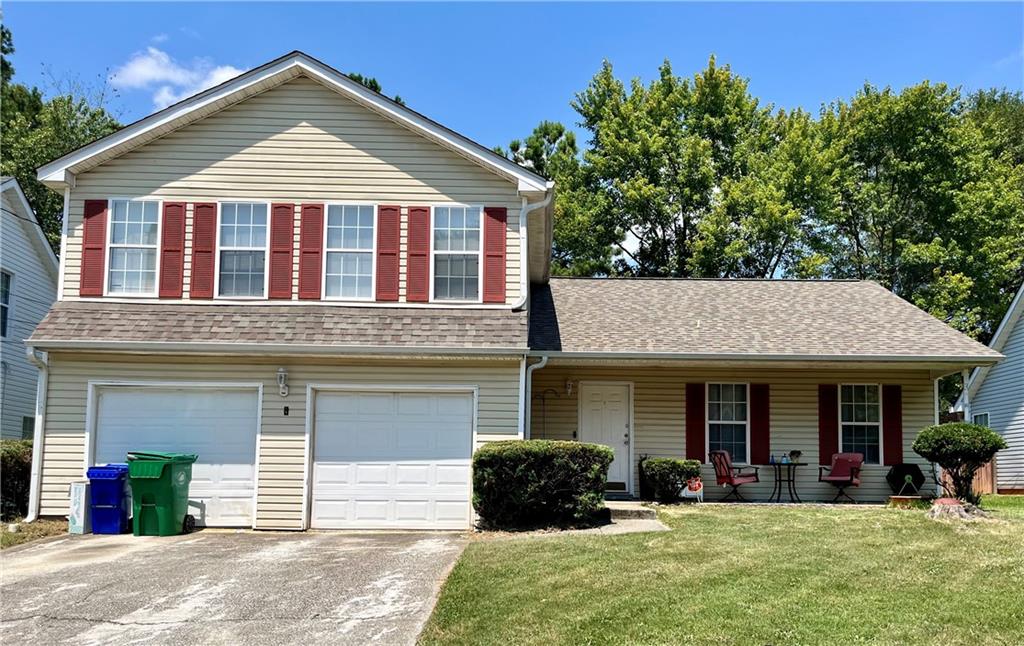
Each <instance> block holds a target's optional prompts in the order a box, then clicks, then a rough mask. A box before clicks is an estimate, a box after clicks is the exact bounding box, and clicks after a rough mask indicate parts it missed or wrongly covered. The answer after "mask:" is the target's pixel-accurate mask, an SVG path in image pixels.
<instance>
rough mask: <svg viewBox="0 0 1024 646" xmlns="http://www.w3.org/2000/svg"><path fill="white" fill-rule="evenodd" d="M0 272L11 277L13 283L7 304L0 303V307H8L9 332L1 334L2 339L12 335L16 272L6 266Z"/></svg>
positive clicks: (8, 291) (8, 293)
mask: <svg viewBox="0 0 1024 646" xmlns="http://www.w3.org/2000/svg"><path fill="white" fill-rule="evenodd" d="M0 272H3V273H5V274H7V275H8V276H10V277H11V283H10V285H9V286H8V289H7V304H6V305H2V304H0V307H6V308H7V333H6V334H0V339H8V338H10V337H11V326H12V325H13V324H14V272H13V271H10V270H8V269H7V268H6V267H0Z"/></svg>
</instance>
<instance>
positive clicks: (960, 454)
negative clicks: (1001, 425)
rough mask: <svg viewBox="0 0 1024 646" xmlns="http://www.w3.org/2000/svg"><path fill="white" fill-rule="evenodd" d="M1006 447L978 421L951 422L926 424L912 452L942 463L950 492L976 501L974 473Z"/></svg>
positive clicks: (998, 437)
mask: <svg viewBox="0 0 1024 646" xmlns="http://www.w3.org/2000/svg"><path fill="white" fill-rule="evenodd" d="M1005 448H1006V440H1004V439H1003V438H1002V437H1001V436H1000V435H999V434H998V433H996V432H995V431H993V430H992V429H990V428H988V427H986V426H981V425H979V424H968V423H965V422H952V423H949V424H939V425H936V426H929V427H927V428H925V429H923V430H922V431H921V432H920V433H918V435H917V437H916V438H915V439H914V445H913V449H914V452H915V453H917V454H918V455H920V456H921V457H923V458H924V459H925V460H928V461H929V462H934V463H935V464H937V465H939V466H940V467H942V469H943V470H944V471H945V472H946V474H947V475H948V476H949V479H950V482H951V483H952V491H951V492H949V493H952V494H953V495H954V496H956V497H957V498H959V499H961V500H966V501H967V502H971V503H974V504H978V501H979V497H978V495H977V494H975V493H974V488H973V483H974V474H975V473H977V471H978V469H980V468H981V467H983V466H985V465H986V464H988V463H989V462H991V461H992V458H994V457H995V455H996V453H997V452H999V451H1001V450H1002V449H1005Z"/></svg>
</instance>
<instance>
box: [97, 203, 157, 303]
mask: <svg viewBox="0 0 1024 646" xmlns="http://www.w3.org/2000/svg"><path fill="white" fill-rule="evenodd" d="M114 202H156V243H155V244H154V245H153V250H154V251H155V252H156V261H155V262H154V263H153V267H154V269H155V271H156V275H155V276H154V280H153V291H151V292H111V291H110V267H111V264H112V263H111V262H110V258H111V255H112V254H111V251H112V250H114V249H148V248H149V246H150V245H138V244H117V245H115V244H114V243H113V242H112V241H111V239H112V238H113V236H114ZM103 224H104V226H105V227H106V234H105V235H104V241H103V242H104V248H103V296H116V297H117V298H158V297H159V295H160V244H161V241H162V240H163V235H164V201H163V200H162V199H159V198H149V197H112V198H110V199H108V200H107V221H106V222H104V223H103Z"/></svg>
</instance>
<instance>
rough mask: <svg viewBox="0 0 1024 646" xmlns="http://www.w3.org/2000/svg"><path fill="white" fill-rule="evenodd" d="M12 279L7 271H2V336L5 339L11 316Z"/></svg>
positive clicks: (0, 277)
mask: <svg viewBox="0 0 1024 646" xmlns="http://www.w3.org/2000/svg"><path fill="white" fill-rule="evenodd" d="M11 279H12V276H11V275H10V274H8V273H7V272H6V271H0V337H3V338H5V339H6V338H7V324H8V322H9V321H10V316H11Z"/></svg>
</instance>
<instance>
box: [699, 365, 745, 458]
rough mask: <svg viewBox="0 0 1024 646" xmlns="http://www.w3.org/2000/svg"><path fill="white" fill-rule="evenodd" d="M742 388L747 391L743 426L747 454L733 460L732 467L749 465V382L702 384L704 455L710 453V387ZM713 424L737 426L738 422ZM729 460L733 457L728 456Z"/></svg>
mask: <svg viewBox="0 0 1024 646" xmlns="http://www.w3.org/2000/svg"><path fill="white" fill-rule="evenodd" d="M713 385H714V386H743V387H745V388H746V389H747V402H746V403H747V419H746V421H745V422H743V424H744V425H745V426H746V427H747V454H746V455H745V456H743V459H742V460H735V459H734V460H733V462H732V463H733V464H734V465H740V466H749V465H750V382H744V381H714V382H711V381H708V382H705V383H704V455H708V454H710V453H711V424H712V421H711V415H710V414H709V413H710V411H711V386H713ZM714 423H715V424H738V423H739V422H726V421H717V420H716V421H715V422H714ZM729 457H730V458H734V457H735V456H732V455H730V456H729Z"/></svg>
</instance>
